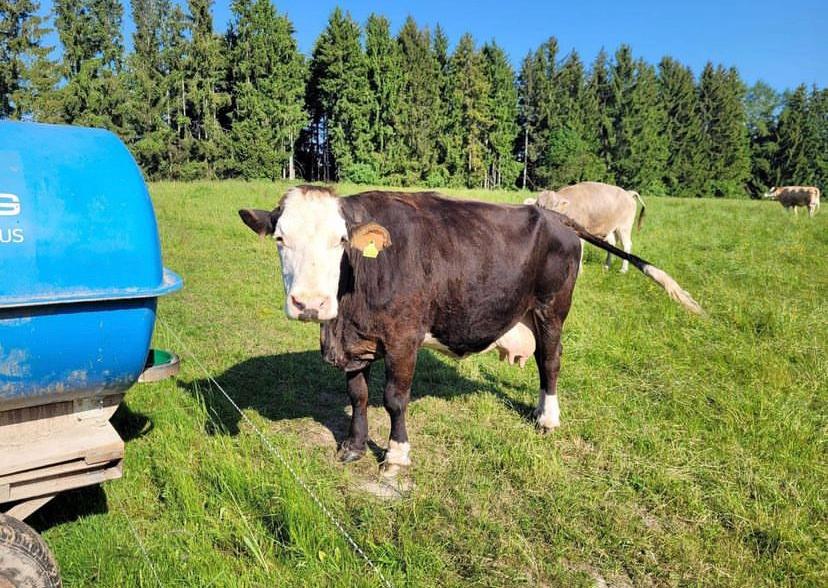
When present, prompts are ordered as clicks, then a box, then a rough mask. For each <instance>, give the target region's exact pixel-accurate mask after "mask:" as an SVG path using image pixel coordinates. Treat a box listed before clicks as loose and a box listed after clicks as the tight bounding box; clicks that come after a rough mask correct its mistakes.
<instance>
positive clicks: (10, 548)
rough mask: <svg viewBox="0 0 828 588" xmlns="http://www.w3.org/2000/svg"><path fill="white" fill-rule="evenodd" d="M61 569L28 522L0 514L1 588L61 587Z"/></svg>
mask: <svg viewBox="0 0 828 588" xmlns="http://www.w3.org/2000/svg"><path fill="white" fill-rule="evenodd" d="M60 586H61V582H60V570H59V569H58V565H57V562H56V561H55V558H54V557H53V556H52V552H51V551H49V548H48V547H47V546H46V543H45V542H44V541H43V539H42V538H41V537H40V535H38V534H37V532H35V530H34V529H32V528H31V527H30V526H29V525H26V524H25V523H23V522H21V521H19V520H17V519H16V518H14V517H10V516H8V515H5V514H3V513H0V588H8V587H12V588H60Z"/></svg>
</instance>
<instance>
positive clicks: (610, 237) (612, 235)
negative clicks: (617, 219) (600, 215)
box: [604, 230, 615, 270]
mask: <svg viewBox="0 0 828 588" xmlns="http://www.w3.org/2000/svg"><path fill="white" fill-rule="evenodd" d="M604 241H606V242H607V243H609V244H610V245H615V231H614V230H613V231H610V232H609V233H607V236H606V237H604ZM610 267H612V253H609V252H607V260H606V261H605V262H604V269H605V270H608V269H609V268H610Z"/></svg>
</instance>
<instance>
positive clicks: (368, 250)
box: [362, 241, 379, 259]
mask: <svg viewBox="0 0 828 588" xmlns="http://www.w3.org/2000/svg"><path fill="white" fill-rule="evenodd" d="M377 255H379V249H377V246H376V245H374V242H373V241H368V245H366V246H365V249H363V250H362V257H368V258H370V259H376V257H377Z"/></svg>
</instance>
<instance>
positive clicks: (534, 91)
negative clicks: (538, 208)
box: [518, 49, 549, 190]
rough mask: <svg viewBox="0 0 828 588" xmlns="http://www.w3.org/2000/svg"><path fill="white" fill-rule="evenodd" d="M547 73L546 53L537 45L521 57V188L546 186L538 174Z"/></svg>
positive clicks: (545, 119)
mask: <svg viewBox="0 0 828 588" xmlns="http://www.w3.org/2000/svg"><path fill="white" fill-rule="evenodd" d="M547 73H548V68H547V65H546V55H545V53H544V52H543V51H542V50H541V49H538V50H536V51H534V52H532V53H530V54H529V55H527V56H526V57H525V58H524V60H523V63H522V64H521V68H520V75H519V77H518V124H519V126H520V128H521V131H520V132H521V135H522V137H521V139H519V142H518V145H519V147H518V160H519V161H520V162H521V163H522V164H523V169H522V171H521V177H520V185H521V187H522V188H523V189H530V190H539V189H543V188H545V187H547V186H545V185H544V184H542V183H541V180H540V179H539V177H538V175H539V168H540V167H541V157H542V153H543V150H544V147H543V146H544V144H545V143H546V130H547V116H546V112H547V111H548V106H547V104H546V103H547V100H548V94H549V93H548V87H549V80H548V78H547Z"/></svg>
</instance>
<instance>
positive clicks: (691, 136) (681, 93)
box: [658, 57, 708, 197]
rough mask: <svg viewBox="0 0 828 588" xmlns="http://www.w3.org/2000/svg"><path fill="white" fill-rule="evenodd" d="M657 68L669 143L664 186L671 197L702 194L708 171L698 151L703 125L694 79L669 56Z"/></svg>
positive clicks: (689, 72) (686, 69) (688, 71)
mask: <svg viewBox="0 0 828 588" xmlns="http://www.w3.org/2000/svg"><path fill="white" fill-rule="evenodd" d="M658 68H659V74H658V87H659V100H660V102H661V106H662V109H663V110H664V112H665V117H666V118H665V129H664V130H665V135H666V139H667V143H668V158H667V162H666V169H665V173H664V187H665V189H666V192H667V194H669V195H670V196H690V197H701V196H703V195H704V189H705V187H706V186H705V183H706V178H707V173H708V171H707V169H706V167H705V165H704V161H703V158H702V154H701V153H700V151H699V144H700V143H701V141H702V128H701V117H700V113H699V105H698V94H697V92H696V82H695V79H694V78H693V73H692V71H690V68H689V67H686V66H684V65H682V64H680V63H679V62H677V61H675V60H674V59H671V58H670V57H665V58H663V59H662V60H661V62H660V63H659V66H658Z"/></svg>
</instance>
